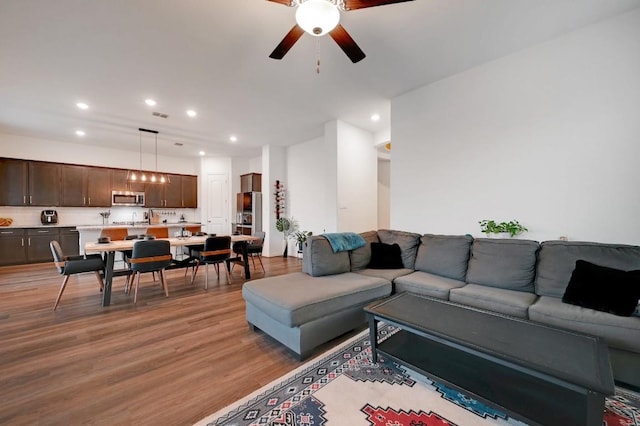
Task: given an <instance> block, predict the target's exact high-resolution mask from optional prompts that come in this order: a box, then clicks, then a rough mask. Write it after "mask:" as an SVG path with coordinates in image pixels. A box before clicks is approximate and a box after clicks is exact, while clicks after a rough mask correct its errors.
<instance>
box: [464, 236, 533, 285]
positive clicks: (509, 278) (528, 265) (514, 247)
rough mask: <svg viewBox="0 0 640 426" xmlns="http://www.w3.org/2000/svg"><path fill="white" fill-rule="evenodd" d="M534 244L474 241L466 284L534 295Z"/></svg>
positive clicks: (510, 241)
mask: <svg viewBox="0 0 640 426" xmlns="http://www.w3.org/2000/svg"><path fill="white" fill-rule="evenodd" d="M539 247H540V245H539V244H538V242H536V241H530V240H517V239H490V238H476V239H475V240H473V244H472V245H471V258H470V259H469V267H468V269H467V278H466V281H467V282H468V283H471V284H483V285H486V286H491V287H499V288H504V289H508V290H517V291H528V292H530V293H533V278H534V274H535V269H536V253H537V251H538V248H539Z"/></svg>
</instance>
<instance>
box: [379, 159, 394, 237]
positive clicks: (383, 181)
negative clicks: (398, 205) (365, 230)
mask: <svg viewBox="0 0 640 426" xmlns="http://www.w3.org/2000/svg"><path fill="white" fill-rule="evenodd" d="M390 196H391V161H389V160H387V159H381V158H378V228H377V229H389V228H390V227H391V204H390V203H391V201H390Z"/></svg>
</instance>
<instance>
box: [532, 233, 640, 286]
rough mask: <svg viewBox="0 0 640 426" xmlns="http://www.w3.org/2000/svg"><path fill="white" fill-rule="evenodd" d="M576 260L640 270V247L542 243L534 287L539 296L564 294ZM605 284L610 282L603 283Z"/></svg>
mask: <svg viewBox="0 0 640 426" xmlns="http://www.w3.org/2000/svg"><path fill="white" fill-rule="evenodd" d="M577 260H585V261H587V262H591V263H595V264H596V265H600V266H606V267H609V268H615V269H621V270H623V271H631V270H636V269H640V247H638V246H629V245H621V244H601V243H591V242H581V241H545V242H543V243H542V244H541V246H540V253H539V254H538V267H537V271H536V281H535V288H536V293H537V294H538V295H539V296H553V297H562V295H563V294H564V292H565V290H566V288H567V285H568V284H569V280H570V279H571V274H572V273H573V270H574V269H575V267H576V261H577ZM602 285H603V286H606V285H607V283H602Z"/></svg>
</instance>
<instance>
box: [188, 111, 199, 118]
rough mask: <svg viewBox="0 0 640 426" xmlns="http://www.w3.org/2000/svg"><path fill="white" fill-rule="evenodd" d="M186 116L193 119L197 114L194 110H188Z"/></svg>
mask: <svg viewBox="0 0 640 426" xmlns="http://www.w3.org/2000/svg"><path fill="white" fill-rule="evenodd" d="M187 115H188V116H189V117H195V116H196V115H198V113H197V112H195V111H194V110H192V109H188V110H187Z"/></svg>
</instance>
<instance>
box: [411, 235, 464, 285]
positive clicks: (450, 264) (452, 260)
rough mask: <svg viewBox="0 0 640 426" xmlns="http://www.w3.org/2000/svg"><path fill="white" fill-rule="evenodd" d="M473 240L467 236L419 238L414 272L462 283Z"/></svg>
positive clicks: (429, 236)
mask: <svg viewBox="0 0 640 426" xmlns="http://www.w3.org/2000/svg"><path fill="white" fill-rule="evenodd" d="M472 242H473V238H472V237H470V236H468V235H432V234H425V235H423V236H422V238H420V245H419V246H418V254H417V256H416V265H415V269H416V271H422V272H428V273H430V274H436V275H440V276H443V277H447V278H451V279H453V280H458V281H464V278H465V277H466V275H467V264H468V263H469V252H470V251H471V243H472Z"/></svg>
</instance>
